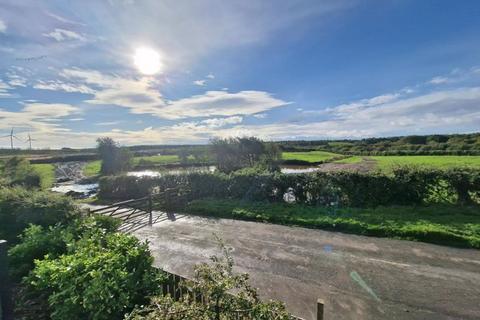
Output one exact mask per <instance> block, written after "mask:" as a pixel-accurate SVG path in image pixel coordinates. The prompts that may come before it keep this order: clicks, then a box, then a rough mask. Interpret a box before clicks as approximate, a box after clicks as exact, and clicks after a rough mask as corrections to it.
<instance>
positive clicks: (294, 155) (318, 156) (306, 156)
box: [282, 151, 341, 163]
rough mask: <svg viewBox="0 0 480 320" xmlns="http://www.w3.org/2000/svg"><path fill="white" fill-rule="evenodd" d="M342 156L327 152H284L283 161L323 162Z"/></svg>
mask: <svg viewBox="0 0 480 320" xmlns="http://www.w3.org/2000/svg"><path fill="white" fill-rule="evenodd" d="M338 156H341V155H340V154H337V153H331V152H326V151H308V152H283V153H282V159H283V160H300V161H306V162H311V163H315V162H321V161H325V160H329V159H332V158H335V157H338Z"/></svg>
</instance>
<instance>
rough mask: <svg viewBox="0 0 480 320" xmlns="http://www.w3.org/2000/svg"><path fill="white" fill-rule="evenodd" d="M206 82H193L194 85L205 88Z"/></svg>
mask: <svg viewBox="0 0 480 320" xmlns="http://www.w3.org/2000/svg"><path fill="white" fill-rule="evenodd" d="M205 82H207V81H206V80H195V81H193V84H195V85H197V86H201V87H203V86H204V85H205Z"/></svg>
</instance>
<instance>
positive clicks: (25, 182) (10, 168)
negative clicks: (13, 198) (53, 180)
mask: <svg viewBox="0 0 480 320" xmlns="http://www.w3.org/2000/svg"><path fill="white" fill-rule="evenodd" d="M3 176H4V178H5V184H6V185H9V186H23V187H26V188H38V187H40V180H41V179H40V175H39V174H38V173H37V172H35V170H34V169H33V167H32V166H31V165H30V162H29V161H28V160H27V159H24V158H21V157H12V158H9V159H8V160H6V161H5V163H4V166H3Z"/></svg>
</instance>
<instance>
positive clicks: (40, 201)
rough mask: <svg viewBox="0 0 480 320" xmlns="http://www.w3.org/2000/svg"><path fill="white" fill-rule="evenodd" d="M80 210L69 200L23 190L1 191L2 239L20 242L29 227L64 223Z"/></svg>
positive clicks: (0, 227)
mask: <svg viewBox="0 0 480 320" xmlns="http://www.w3.org/2000/svg"><path fill="white" fill-rule="evenodd" d="M77 213H78V209H77V208H76V206H75V205H74V203H73V201H72V200H71V199H69V198H68V197H64V196H62V195H57V194H53V193H51V192H45V191H32V190H26V189H23V188H20V187H15V188H0V221H1V224H0V239H5V240H7V241H9V243H10V244H14V243H16V242H17V236H18V235H19V234H20V233H21V232H22V231H23V229H25V228H26V227H27V226H28V225H29V224H36V225H40V226H43V227H47V226H51V225H54V224H56V223H64V222H67V221H68V220H70V219H72V218H73V217H75V216H76V215H77Z"/></svg>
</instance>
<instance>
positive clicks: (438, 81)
mask: <svg viewBox="0 0 480 320" xmlns="http://www.w3.org/2000/svg"><path fill="white" fill-rule="evenodd" d="M446 82H448V78H447V77H434V78H432V79H431V80H430V81H429V83H431V84H441V83H446Z"/></svg>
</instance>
